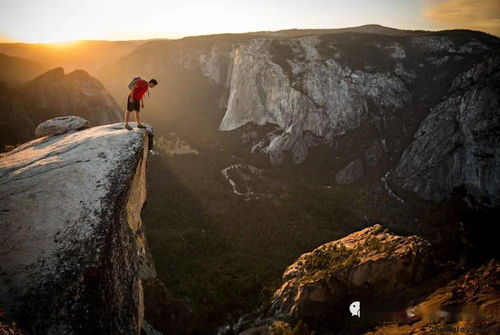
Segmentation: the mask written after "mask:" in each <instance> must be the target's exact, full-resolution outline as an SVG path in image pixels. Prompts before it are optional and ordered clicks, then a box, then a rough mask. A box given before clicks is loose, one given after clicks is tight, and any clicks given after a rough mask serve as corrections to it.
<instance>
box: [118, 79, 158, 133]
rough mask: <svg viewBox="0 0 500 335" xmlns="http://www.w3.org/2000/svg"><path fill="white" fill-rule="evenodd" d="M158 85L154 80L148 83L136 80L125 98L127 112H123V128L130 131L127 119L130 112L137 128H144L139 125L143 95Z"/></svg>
mask: <svg viewBox="0 0 500 335" xmlns="http://www.w3.org/2000/svg"><path fill="white" fill-rule="evenodd" d="M156 85H158V82H157V81H156V79H151V80H150V81H149V82H147V81H145V80H143V79H138V80H136V81H135V82H134V83H133V85H132V86H129V87H130V93H129V95H128V98H127V110H126V111H125V128H126V129H128V130H132V127H131V126H129V124H128V118H129V116H130V112H131V111H135V120H136V121H137V128H146V126H144V125H143V124H142V123H141V119H140V116H139V112H140V111H141V107H142V108H144V94H145V93H146V92H147V91H148V90H149V88H153V87H155V86H156Z"/></svg>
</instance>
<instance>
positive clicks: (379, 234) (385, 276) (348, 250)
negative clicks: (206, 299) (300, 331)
mask: <svg viewBox="0 0 500 335" xmlns="http://www.w3.org/2000/svg"><path fill="white" fill-rule="evenodd" d="M429 257H430V244H429V243H428V242H427V241H425V240H423V239H421V238H419V237H417V236H408V237H402V236H397V235H393V234H391V233H389V232H387V231H385V230H384V229H383V228H382V226H380V225H375V226H372V227H369V228H366V229H363V230H361V231H358V232H355V233H353V234H351V235H348V236H346V237H344V238H342V239H340V240H337V241H333V242H330V243H327V244H324V245H322V246H320V247H319V248H317V249H315V250H314V251H312V252H310V253H306V254H303V255H302V256H300V257H299V259H298V260H297V261H296V262H295V263H294V264H292V265H291V266H289V267H288V269H287V270H286V271H285V273H284V274H283V282H284V283H283V285H282V286H281V287H280V288H279V289H278V290H277V291H276V292H275V293H274V297H273V300H272V305H271V312H272V314H273V315H274V316H275V317H283V316H288V317H292V318H293V319H294V320H307V321H311V322H317V321H323V322H325V321H326V322H331V321H332V319H333V320H335V319H337V320H343V319H345V318H344V317H343V316H347V312H348V311H347V312H346V306H349V303H350V302H352V301H363V300H365V299H374V298H376V297H384V296H388V295H391V294H392V293H394V292H397V291H398V290H402V289H405V288H407V287H410V286H412V285H414V284H415V283H418V282H420V281H421V280H422V279H424V278H425V276H426V271H427V269H428V266H429V263H430V259H429ZM365 301H366V300H365Z"/></svg>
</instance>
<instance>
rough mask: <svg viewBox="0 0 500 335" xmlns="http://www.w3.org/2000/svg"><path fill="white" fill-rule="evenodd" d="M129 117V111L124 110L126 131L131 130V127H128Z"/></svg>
mask: <svg viewBox="0 0 500 335" xmlns="http://www.w3.org/2000/svg"><path fill="white" fill-rule="evenodd" d="M129 116H130V111H129V110H126V111H125V128H127V129H128V130H131V129H132V127H130V126H129V125H128V118H129Z"/></svg>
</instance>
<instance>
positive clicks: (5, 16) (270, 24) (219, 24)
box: [0, 0, 500, 42]
mask: <svg viewBox="0 0 500 335" xmlns="http://www.w3.org/2000/svg"><path fill="white" fill-rule="evenodd" d="M370 23H377V24H381V25H384V26H389V27H395V28H408V29H429V30H437V29H448V28H468V29H476V30H483V31H488V32H490V33H493V34H496V35H499V34H500V0H308V1H303V0H181V1H173V0H144V1H140V0H133V1H132V0H119V1H115V0H113V1H110V0H16V1H13V0H0V40H1V39H4V40H11V41H25V42H54V41H67V40H77V39H142V38H154V37H172V38H175V37H181V36H187V35H201V34H213V33H223V32H235V33H236V32H248V31H259V30H279V29H289V28H340V27H352V26H359V25H363V24H370Z"/></svg>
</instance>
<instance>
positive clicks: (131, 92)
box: [129, 84, 137, 102]
mask: <svg viewBox="0 0 500 335" xmlns="http://www.w3.org/2000/svg"><path fill="white" fill-rule="evenodd" d="M136 88H137V84H134V86H132V89H131V90H130V93H129V96H130V99H129V100H130V102H134V91H135V89H136Z"/></svg>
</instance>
